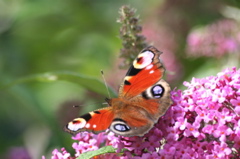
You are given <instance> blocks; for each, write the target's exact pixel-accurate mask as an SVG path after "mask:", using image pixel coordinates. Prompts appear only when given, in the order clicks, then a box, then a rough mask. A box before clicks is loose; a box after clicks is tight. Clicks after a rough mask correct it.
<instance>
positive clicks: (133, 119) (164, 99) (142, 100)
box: [110, 79, 172, 136]
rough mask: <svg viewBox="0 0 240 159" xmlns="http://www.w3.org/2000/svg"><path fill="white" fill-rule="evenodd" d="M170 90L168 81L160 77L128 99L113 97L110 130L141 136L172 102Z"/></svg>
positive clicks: (120, 133)
mask: <svg viewBox="0 0 240 159" xmlns="http://www.w3.org/2000/svg"><path fill="white" fill-rule="evenodd" d="M170 91H171V89H170V86H169V85H168V83H167V82H165V81H164V80H163V79H161V80H160V81H158V82H157V83H156V84H154V85H152V86H150V87H149V88H148V89H146V90H145V91H144V92H142V94H141V95H139V96H136V97H133V98H132V99H131V100H130V101H129V100H127V101H125V99H121V98H113V99H112V107H113V109H114V112H115V113H114V114H115V115H114V119H113V122H112V124H111V126H110V130H111V131H113V132H114V133H116V134H119V135H122V136H143V135H144V134H146V133H147V132H148V131H149V130H150V129H151V128H152V127H153V125H154V124H155V123H156V122H157V121H158V119H159V118H160V117H161V116H162V115H164V114H165V112H166V111H167V109H168V108H169V106H170V105H171V104H172V101H171V98H170ZM119 105H123V106H122V107H120V106H119Z"/></svg>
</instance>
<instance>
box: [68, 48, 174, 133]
mask: <svg viewBox="0 0 240 159" xmlns="http://www.w3.org/2000/svg"><path fill="white" fill-rule="evenodd" d="M161 54H162V52H160V51H158V50H157V49H156V48H155V47H153V46H148V47H146V48H145V49H143V50H142V51H141V52H140V53H139V54H138V56H137V58H136V59H135V60H134V61H133V63H132V65H131V66H130V68H129V70H128V72H127V74H126V76H125V78H124V80H123V82H122V84H121V86H120V88H119V95H118V97H117V98H112V99H106V101H107V103H108V106H107V107H105V108H102V109H98V110H95V111H91V112H89V113H87V114H85V115H82V116H80V117H78V118H75V119H74V120H73V121H71V122H69V123H68V124H67V125H66V126H65V127H64V130H65V131H67V132H69V133H70V134H72V135H76V134H77V133H79V132H82V131H89V132H93V133H99V132H102V131H105V130H106V129H109V130H110V131H112V132H114V133H115V134H117V135H121V136H143V135H144V134H146V133H147V132H148V131H149V130H150V129H151V128H152V127H153V126H154V124H155V123H157V122H158V119H159V118H160V117H161V116H163V115H164V114H165V112H166V111H167V110H168V108H169V107H170V105H171V104H172V100H171V97H170V91H171V88H170V86H169V84H168V83H167V82H166V81H165V80H163V79H162V77H163V74H164V72H165V68H164V67H163V64H162V62H161V60H160V55H161Z"/></svg>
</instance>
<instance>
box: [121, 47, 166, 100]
mask: <svg viewBox="0 0 240 159" xmlns="http://www.w3.org/2000/svg"><path fill="white" fill-rule="evenodd" d="M160 54H161V52H160V51H158V50H157V49H156V48H154V47H152V46H150V47H147V48H146V49H144V50H143V51H142V52H141V53H140V54H139V55H138V57H137V58H136V59H135V60H134V62H133V64H132V66H131V67H130V69H129V70H128V72H127V74H126V77H125V78H124V81H123V84H122V86H121V88H120V90H119V97H122V98H132V97H134V96H136V95H139V94H140V93H142V92H143V91H145V90H146V89H147V88H148V87H150V86H152V85H153V84H155V83H156V82H158V81H159V80H160V79H161V78H162V76H163V73H164V71H165V69H164V67H163V65H162V63H161V62H160V59H159V56H160Z"/></svg>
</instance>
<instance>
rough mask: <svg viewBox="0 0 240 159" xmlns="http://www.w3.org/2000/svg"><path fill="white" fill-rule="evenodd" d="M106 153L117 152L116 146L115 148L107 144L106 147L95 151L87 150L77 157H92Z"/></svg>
mask: <svg viewBox="0 0 240 159" xmlns="http://www.w3.org/2000/svg"><path fill="white" fill-rule="evenodd" d="M105 153H116V148H114V147H112V146H105V147H102V148H100V149H98V150H95V151H88V152H85V153H83V154H81V155H80V156H78V158H77V159H90V158H92V157H94V156H97V155H101V154H105Z"/></svg>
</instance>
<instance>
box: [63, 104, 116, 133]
mask: <svg viewBox="0 0 240 159" xmlns="http://www.w3.org/2000/svg"><path fill="white" fill-rule="evenodd" d="M113 116H114V114H113V111H112V107H106V108H103V109H99V110H96V111H92V112H89V113H87V114H85V115H82V116H80V117H79V118H75V119H74V120H73V121H71V122H69V123H68V124H67V125H66V126H65V127H64V130H65V131H67V132H69V133H70V134H72V135H76V134H77V133H78V132H82V131H90V132H93V133H99V132H102V131H105V130H106V129H108V127H109V126H110V124H111V122H112V121H113Z"/></svg>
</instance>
